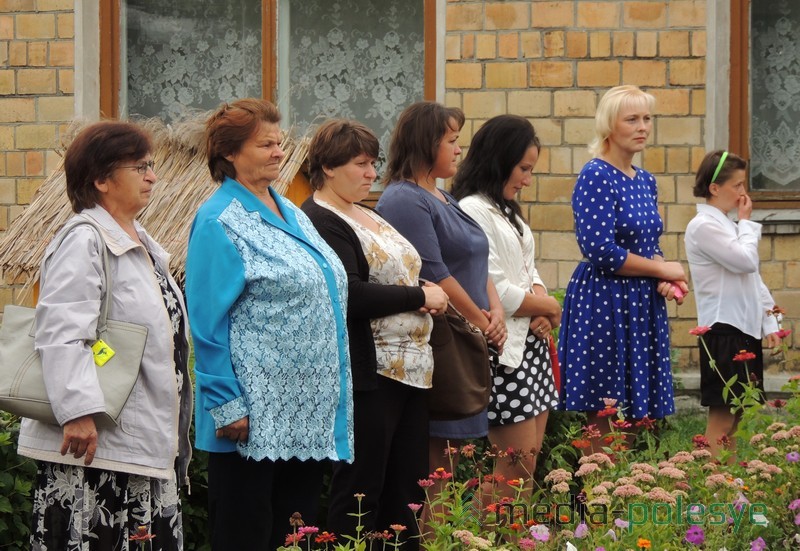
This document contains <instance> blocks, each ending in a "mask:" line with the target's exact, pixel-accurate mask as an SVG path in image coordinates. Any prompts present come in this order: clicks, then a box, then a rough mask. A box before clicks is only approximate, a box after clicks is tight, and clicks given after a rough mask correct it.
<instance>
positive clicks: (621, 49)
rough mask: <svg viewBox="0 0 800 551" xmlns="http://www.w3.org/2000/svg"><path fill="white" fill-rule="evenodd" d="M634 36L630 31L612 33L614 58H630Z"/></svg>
mask: <svg viewBox="0 0 800 551" xmlns="http://www.w3.org/2000/svg"><path fill="white" fill-rule="evenodd" d="M633 45H634V34H633V33H632V32H630V31H617V32H615V33H614V55H615V56H616V57H632V56H633Z"/></svg>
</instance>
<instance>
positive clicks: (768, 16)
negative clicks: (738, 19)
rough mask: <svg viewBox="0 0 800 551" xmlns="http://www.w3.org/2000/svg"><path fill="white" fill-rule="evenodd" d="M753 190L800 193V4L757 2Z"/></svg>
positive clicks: (754, 17) (753, 22)
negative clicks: (798, 34)
mask: <svg viewBox="0 0 800 551" xmlns="http://www.w3.org/2000/svg"><path fill="white" fill-rule="evenodd" d="M751 6H752V12H751V29H752V30H751V36H752V39H751V40H752V44H751V54H750V67H751V78H750V82H751V105H752V115H751V121H752V122H751V127H752V131H751V132H752V134H751V142H750V143H751V158H752V160H751V166H750V173H751V178H752V189H754V190H760V191H781V190H786V191H788V190H798V189H800V42H799V41H798V40H797V36H796V32H797V29H798V28H800V2H797V0H791V1H790V0H778V1H774V2H752V3H751Z"/></svg>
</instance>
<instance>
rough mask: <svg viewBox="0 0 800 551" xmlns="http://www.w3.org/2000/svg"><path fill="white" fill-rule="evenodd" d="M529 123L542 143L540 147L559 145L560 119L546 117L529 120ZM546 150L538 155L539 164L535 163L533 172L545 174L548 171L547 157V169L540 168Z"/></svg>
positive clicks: (561, 124)
mask: <svg viewBox="0 0 800 551" xmlns="http://www.w3.org/2000/svg"><path fill="white" fill-rule="evenodd" d="M531 123H532V124H533V127H534V128H536V133H537V134H538V135H539V139H540V140H541V141H542V145H544V146H551V145H558V144H560V143H561V132H562V127H563V122H562V121H561V120H560V119H554V118H552V117H548V118H545V119H531ZM547 150H548V147H546V148H545V149H542V151H541V153H539V162H538V163H536V168H535V169H534V172H537V173H540V174H541V173H547V172H549V170H550V164H549V163H550V161H549V157H548V161H547V163H548V164H547V168H545V167H542V166H540V165H542V155H543V154H544V153H545V151H547Z"/></svg>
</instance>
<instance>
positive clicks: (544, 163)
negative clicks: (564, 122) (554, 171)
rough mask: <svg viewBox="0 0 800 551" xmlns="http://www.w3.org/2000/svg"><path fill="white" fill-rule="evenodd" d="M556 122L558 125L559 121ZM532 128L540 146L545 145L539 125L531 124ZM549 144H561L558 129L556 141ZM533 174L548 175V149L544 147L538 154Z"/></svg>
mask: <svg viewBox="0 0 800 551" xmlns="http://www.w3.org/2000/svg"><path fill="white" fill-rule="evenodd" d="M558 122H559V123H560V122H561V121H558ZM533 127H534V128H535V129H536V134H537V135H538V136H539V140H540V141H541V142H542V145H544V144H545V143H547V142H545V140H544V138H543V137H542V132H541V128H540V127H539V125H538V124H536V123H535V122H534V123H533ZM559 128H560V127H559ZM550 143H551V144H555V143H559V144H560V143H561V131H560V129H559V133H558V139H557V140H556V141H551V142H550ZM533 172H534V173H535V174H550V148H549V147H545V148H544V149H542V150H541V151H540V152H539V160H538V161H536V166H535V167H533Z"/></svg>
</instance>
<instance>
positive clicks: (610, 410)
mask: <svg viewBox="0 0 800 551" xmlns="http://www.w3.org/2000/svg"><path fill="white" fill-rule="evenodd" d="M616 414H617V408H615V407H611V406H606V407H605V408H603V409H601V410H600V411H598V412H597V416H598V417H611V416H612V415H616Z"/></svg>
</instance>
